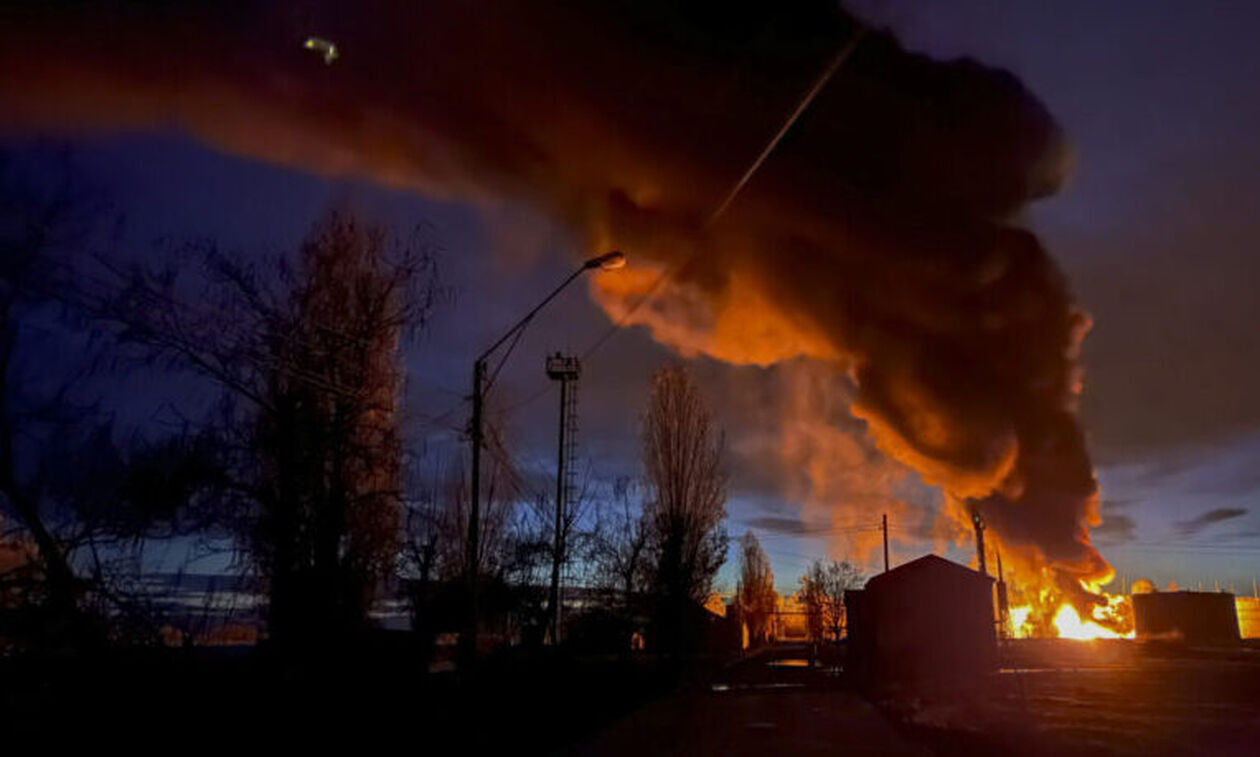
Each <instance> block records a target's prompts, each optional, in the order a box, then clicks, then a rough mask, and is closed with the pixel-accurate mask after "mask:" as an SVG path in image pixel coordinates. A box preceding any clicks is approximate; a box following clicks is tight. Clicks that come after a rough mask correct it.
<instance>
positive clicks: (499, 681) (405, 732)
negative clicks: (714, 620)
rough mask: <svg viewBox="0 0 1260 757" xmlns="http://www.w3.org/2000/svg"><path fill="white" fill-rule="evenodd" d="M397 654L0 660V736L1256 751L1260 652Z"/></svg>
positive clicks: (607, 750) (483, 747) (729, 748)
mask: <svg viewBox="0 0 1260 757" xmlns="http://www.w3.org/2000/svg"><path fill="white" fill-rule="evenodd" d="M400 638H401V637H400ZM404 641H405V640H404ZM408 649H409V647H407V646H406V644H405V643H403V644H401V645H394V644H392V643H391V644H390V645H385V646H381V647H379V648H374V649H372V650H370V653H368V652H360V653H357V654H354V655H350V654H348V653H343V654H342V655H341V656H340V657H337V658H334V657H332V656H330V655H328V654H318V655H314V656H308V657H302V658H292V659H290V658H280V657H277V656H275V655H269V654H267V653H266V650H254V649H249V648H239V649H236V650H214V649H204V650H202V649H192V650H180V649H176V650H169V649H168V650H163V649H138V650H113V651H109V652H107V653H103V654H100V655H97V656H86V657H85V656H76V657H68V656H56V657H44V658H34V657H17V658H9V659H7V660H6V659H0V680H3V681H4V682H5V685H4V686H3V687H0V728H3V730H4V731H5V733H6V734H10V735H22V734H25V735H28V736H46V735H48V734H59V735H68V736H70V737H73V736H74V735H75V734H79V735H80V736H81V737H83V738H88V739H92V740H96V739H97V738H99V734H101V733H106V732H109V733H114V732H119V733H130V734H132V735H137V734H144V735H145V737H146V738H147V739H149V740H150V742H152V743H155V744H158V743H168V741H169V739H172V738H178V739H183V738H185V737H186V736H187V734H190V733H200V734H203V735H204V736H205V738H207V739H210V742H209V743H215V740H216V739H221V740H222V741H223V742H224V743H225V744H232V743H236V742H238V741H239V739H241V738H242V737H243V736H244V735H245V734H250V736H251V738H253V737H257V738H262V739H266V740H267V741H268V742H280V743H287V744H288V745H289V746H292V747H295V748H296V747H297V745H300V744H312V745H319V744H327V743H343V742H344V741H345V740H346V739H347V738H351V739H354V740H355V743H357V745H358V746H359V747H360V748H361V751H367V750H369V748H372V749H375V746H374V745H380V746H382V747H384V746H386V745H389V744H397V743H399V742H400V740H401V741H402V743H406V744H409V745H412V746H414V747H416V748H417V749H420V750H421V751H423V752H424V753H426V754H436V755H442V754H464V753H476V754H499V753H505V752H509V753H511V754H513V755H532V754H556V753H559V754H567V755H596V754H599V755H605V754H608V755H631V754H633V755H651V756H652V757H660V756H662V755H745V754H748V755H751V754H759V755H760V754H790V755H793V757H798V756H800V755H813V754H895V755H926V754H959V755H962V754H965V755H967V756H968V757H975V756H976V755H986V754H1003V755H1004V754H1020V755H1028V754H1033V755H1058V754H1070V755H1072V757H1085V756H1086V755H1112V754H1114V755H1151V754H1155V755H1165V754H1211V755H1231V754H1239V755H1242V754H1247V755H1250V754H1256V753H1257V748H1256V746H1255V745H1257V744H1260V647H1249V646H1242V647H1238V648H1235V649H1232V650H1221V649H1187V648H1184V647H1181V648H1179V647H1172V646H1164V645H1158V644H1143V643H1135V642H1131V641H1109V642H1104V641H1098V642H1073V641H1047V642H1037V641H1020V642H1013V643H1010V644H1007V645H1005V646H1004V647H1003V649H1002V668H1001V670H1000V671H999V672H995V673H994V674H993V675H991V676H990V677H989V678H988V679H987V681H986V682H985V683H984V684H983V685H982V686H981V687H980V688H977V689H975V690H972V691H970V692H958V691H952V692H948V693H945V694H938V695H936V696H930V697H929V696H923V695H911V694H908V693H906V692H904V691H903V692H897V693H895V694H892V693H888V692H885V693H884V694H882V695H867V694H863V693H860V692H858V691H856V690H854V688H853V687H852V686H851V684H850V683H849V682H847V681H846V680H845V677H844V674H843V661H842V659H841V658H840V655H839V653H838V652H829V653H827V654H825V655H824V657H825V658H826V661H825V662H820V663H819V664H814V665H811V664H809V661H808V657H809V655H808V650H807V648H806V647H804V646H799V645H798V646H790V645H784V646H774V647H770V648H768V649H764V650H761V651H759V652H757V653H755V654H752V655H748V656H745V657H744V658H743V659H740V660H737V661H734V662H728V663H725V664H723V663H719V662H717V661H708V662H707V663H706V664H701V665H698V666H692V667H689V668H686V669H685V670H682V671H680V670H678V669H673V670H672V672H667V670H668V668H669V666H661V665H659V664H657V663H659V662H660V661H654V660H653V659H652V658H651V657H646V656H643V655H629V654H625V655H617V656H611V657H603V658H597V657H576V656H571V655H564V654H559V655H557V654H555V653H554V652H551V651H550V650H541V651H538V650H536V651H534V652H528V653H527V652H525V651H524V650H513V651H510V652H504V653H500V654H497V655H495V656H491V657H488V658H487V659H486V660H484V661H483V664H482V668H481V670H480V671H479V672H478V673H477V675H476V676H472V677H467V678H463V679H461V678H460V677H459V676H458V675H449V674H446V675H430V676H425V675H423V674H422V673H421V672H420V671H422V670H423V665H421V664H420V663H419V662H418V661H417V660H416V659H412V658H410V657H409V654H410V653H409V652H408ZM67 725H72V726H73V727H72V728H67V727H66V726H67ZM210 725H213V727H212V728H210V730H206V729H207V728H208V727H210ZM198 738H201V737H198ZM297 751H301V750H297Z"/></svg>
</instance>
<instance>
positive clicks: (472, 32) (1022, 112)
mask: <svg viewBox="0 0 1260 757" xmlns="http://www.w3.org/2000/svg"><path fill="white" fill-rule="evenodd" d="M23 8H25V9H26V10H23V11H21V12H12V13H10V17H9V18H8V22H7V23H5V24H0V70H4V71H5V72H6V73H5V76H4V77H2V78H0V111H3V112H5V113H7V114H9V115H8V116H7V118H8V119H9V121H10V123H12V124H14V125H16V126H18V127H19V128H24V127H32V126H39V127H46V126H61V127H71V128H81V129H101V128H136V127H143V128H153V127H163V128H176V129H182V130H185V131H187V132H190V133H192V134H194V135H196V136H198V137H199V138H201V139H204V140H206V141H208V142H210V143H212V144H214V145H217V146H219V147H220V148H222V149H226V150H231V151H236V152H240V153H243V154H247V155H251V156H254V157H258V158H262V159H267V160H272V161H277V162H282V163H287V164H291V165H297V166H302V167H305V168H307V169H309V170H313V171H318V172H324V173H332V174H358V175H365V176H370V177H372V178H374V179H376V180H379V181H385V182H389V183H393V184H396V185H399V186H408V187H415V188H419V189H421V190H424V191H428V192H434V193H441V194H444V195H448V196H460V197H465V198H473V199H476V200H479V201H484V202H498V201H501V200H502V199H504V198H507V199H515V200H525V201H527V202H531V203H534V204H536V205H537V206H539V207H541V208H542V209H544V210H545V211H547V212H549V213H551V214H553V215H554V216H556V217H558V218H560V219H562V220H564V221H566V222H568V223H570V224H572V225H573V227H574V228H575V229H578V230H579V231H581V232H583V233H585V234H586V235H587V236H588V238H589V240H590V241H591V243H592V244H603V243H608V244H617V245H619V246H624V247H625V248H627V250H628V251H629V252H630V253H631V254H632V256H633V258H634V259H635V260H640V261H643V260H646V261H648V262H651V261H655V262H656V263H657V264H659V265H661V266H664V265H668V264H670V263H673V262H679V261H683V260H690V261H691V262H690V263H689V264H688V265H686V266H685V267H684V268H683V269H682V270H681V272H680V273H679V275H678V277H677V278H676V279H675V280H672V281H671V282H670V284H669V285H668V286H667V287H666V288H665V290H664V293H663V296H662V297H661V298H659V299H657V300H654V301H653V302H652V304H651V305H650V306H649V307H646V308H644V309H643V310H642V311H641V312H640V313H638V314H637V315H636V317H635V318H634V319H633V321H632V322H636V323H643V324H646V325H647V326H648V327H649V328H651V329H652V331H653V333H654V335H655V336H656V338H658V339H659V340H660V341H662V342H665V343H667V344H669V345H671V346H672V347H674V348H675V349H677V350H679V351H680V352H683V353H684V354H695V353H707V354H709V355H712V356H714V357H717V358H719V359H723V360H727V361H729V362H740V363H754V364H760V365H767V364H771V363H775V362H779V361H782V360H785V359H787V358H792V357H797V356H804V357H806V358H811V359H813V360H815V361H819V362H822V363H824V364H826V365H827V366H829V368H830V370H832V371H834V372H836V373H837V374H839V373H845V374H847V375H848V377H849V378H850V380H851V381H852V383H853V385H854V386H855V387H856V388H855V394H854V396H853V398H852V411H853V412H854V413H855V414H856V415H857V416H858V417H860V418H862V419H864V420H865V421H866V422H867V424H868V427H869V431H870V433H871V434H872V435H873V437H874V438H875V440H876V441H877V442H878V444H879V447H880V449H881V450H883V451H884V452H885V453H887V454H889V455H891V456H893V457H895V458H896V459H897V460H899V461H901V462H902V463H904V464H907V465H910V466H911V467H913V468H914V469H916V470H917V471H918V472H919V474H920V475H921V476H922V477H923V478H924V479H925V480H927V481H928V482H930V483H933V484H938V485H940V486H942V487H943V488H944V489H945V490H946V491H948V492H950V493H951V494H952V497H951V502H952V505H951V508H952V509H951V514H952V515H953V516H954V517H955V518H956V519H957V521H958V522H960V523H961V522H965V520H966V509H967V507H968V502H972V503H978V504H979V506H980V507H981V509H982V511H983V513H984V515H985V517H986V519H987V520H988V521H989V523H990V527H991V528H992V529H993V531H994V533H995V534H996V535H998V537H999V538H1000V541H1001V542H1002V543H1003V545H1004V547H1005V548H1008V549H1015V550H1023V552H1024V553H1025V554H1026V556H1027V561H1026V563H1027V564H1028V565H1029V566H1031V567H1032V568H1033V569H1036V570H1041V569H1048V570H1051V571H1052V572H1053V573H1054V576H1055V580H1056V581H1057V582H1059V583H1060V584H1061V586H1062V588H1063V590H1064V591H1065V592H1069V593H1073V592H1076V593H1079V592H1078V589H1079V584H1078V583H1077V581H1078V579H1081V578H1085V579H1098V578H1100V577H1103V576H1104V575H1106V574H1108V573H1109V568H1108V566H1107V565H1106V563H1105V561H1103V559H1102V558H1101V557H1100V556H1099V555H1098V554H1097V552H1095V551H1094V550H1093V548H1092V547H1090V546H1089V544H1088V533H1087V525H1088V524H1089V523H1091V522H1093V521H1094V520H1095V519H1096V516H1097V486H1096V483H1095V481H1094V477H1093V472H1092V467H1091V464H1090V460H1089V457H1088V455H1087V454H1086V451H1085V447H1084V442H1083V436H1082V433H1081V430H1080V428H1079V426H1078V424H1077V421H1076V416H1075V401H1076V393H1077V391H1078V389H1079V376H1078V371H1077V363H1076V353H1077V348H1078V344H1079V341H1080V339H1081V337H1082V336H1083V334H1084V331H1085V329H1086V328H1087V325H1088V324H1087V319H1086V318H1085V317H1084V316H1083V315H1082V314H1080V313H1079V312H1078V311H1077V310H1076V308H1075V307H1074V306H1073V303H1072V299H1071V297H1070V295H1069V293H1068V290H1067V286H1066V283H1065V282H1064V280H1063V277H1062V276H1061V275H1060V273H1059V270H1058V268H1057V267H1056V266H1055V264H1054V263H1053V261H1051V260H1050V258H1049V257H1048V256H1047V254H1046V252H1045V250H1044V249H1043V248H1042V246H1041V244H1040V243H1039V241H1038V240H1037V239H1036V237H1034V236H1033V235H1032V234H1030V233H1028V232H1027V231H1025V230H1022V229H1021V228H1018V227H1017V226H1016V225H1014V221H1013V219H1015V218H1016V216H1017V214H1018V213H1019V211H1020V209H1021V208H1023V207H1024V206H1025V204H1026V203H1028V202H1029V201H1031V200H1034V199H1036V198H1038V197H1041V196H1044V195H1046V194H1049V193H1051V192H1053V191H1055V190H1056V189H1057V188H1058V186H1059V184H1060V182H1061V181H1062V178H1063V173H1064V171H1065V166H1066V165H1067V159H1066V158H1067V153H1068V151H1067V149H1066V147H1065V143H1064V140H1063V138H1062V136H1061V134H1060V132H1059V129H1058V127H1057V125H1056V124H1055V122H1054V120H1053V119H1052V118H1051V117H1050V115H1049V114H1048V113H1047V112H1046V110H1045V108H1044V107H1043V106H1042V105H1041V104H1040V103H1039V102H1038V101H1037V100H1036V98H1034V97H1033V96H1032V95H1031V94H1030V93H1029V92H1027V91H1026V90H1025V89H1024V87H1023V86H1022V85H1021V84H1020V82H1019V81H1017V80H1016V79H1015V78H1014V77H1013V76H1011V75H1010V74H1007V73H1005V72H1002V71H997V70H994V69H991V68H987V67H985V66H983V65H980V64H978V63H976V62H974V61H969V60H958V61H951V62H938V61H933V60H929V59H927V58H925V57H922V56H918V55H912V54H909V53H907V52H906V51H904V50H903V49H902V48H901V47H900V46H899V44H898V43H897V42H896V40H894V39H893V38H892V37H891V36H889V35H887V34H884V33H878V32H875V33H871V34H869V35H868V36H867V37H866V38H865V39H864V40H863V41H862V43H861V45H860V46H859V47H858V48H857V50H856V52H855V53H854V54H853V56H852V57H851V59H850V60H849V61H848V63H847V64H846V66H845V67H844V68H843V69H842V70H841V71H840V73H839V74H838V75H837V76H836V77H835V79H834V80H833V81H832V82H831V83H830V84H829V86H828V87H827V88H826V90H825V91H824V92H823V94H822V95H821V96H820V97H819V98H818V100H817V101H816V102H815V104H814V105H813V107H811V109H810V110H809V111H808V112H807V113H806V114H805V116H804V118H803V119H802V120H801V121H800V122H799V123H798V124H797V126H796V128H794V129H793V130H792V132H791V133H789V134H788V135H787V138H786V139H785V140H784V143H783V144H782V145H781V147H780V149H779V150H778V151H777V152H776V153H775V155H774V156H773V157H772V158H771V159H770V161H768V162H767V164H766V165H765V167H764V169H763V170H762V171H761V172H760V173H759V174H758V175H757V176H756V177H755V179H754V181H753V182H752V184H751V185H750V186H749V187H748V190H747V191H746V192H745V193H744V194H742V195H741V196H740V198H739V200H738V201H737V202H736V203H735V205H734V206H732V208H731V212H729V213H728V214H726V215H725V216H724V217H723V218H722V219H721V220H720V221H719V222H718V223H716V224H713V225H706V224H705V220H704V219H705V218H706V216H707V215H708V214H709V213H710V212H711V211H712V209H713V208H714V207H715V206H716V205H717V204H718V202H719V201H720V199H721V198H722V196H723V195H724V193H725V192H726V190H727V189H728V188H729V187H730V186H731V184H732V183H733V182H734V181H735V179H736V178H737V177H738V176H739V175H740V173H741V172H742V171H743V170H744V168H745V167H746V166H747V164H748V162H749V161H750V160H751V158H752V157H753V156H754V155H756V154H757V152H758V151H759V150H760V149H761V148H762V146H763V145H764V144H765V143H766V141H767V139H768V138H769V136H770V135H771V134H773V133H774V132H775V131H776V130H777V128H778V127H779V125H780V123H781V122H782V119H783V118H784V116H785V115H786V114H787V113H789V112H790V111H791V110H792V109H793V107H794V106H795V104H796V102H797V101H798V100H799V98H800V96H801V94H802V93H803V92H804V91H805V90H806V89H807V88H808V86H809V85H810V83H811V82H812V81H813V80H814V78H815V77H816V76H817V75H818V72H819V71H820V70H821V69H822V68H823V66H824V65H825V64H826V62H827V61H828V60H830V59H831V57H832V56H833V55H834V54H835V52H836V51H837V50H838V49H839V48H840V47H841V46H842V45H843V44H844V43H845V41H846V40H848V39H849V38H850V35H852V34H853V33H854V31H855V28H856V25H855V22H854V20H853V19H852V18H851V17H850V16H848V15H847V14H845V13H844V12H843V11H842V10H839V9H838V8H837V7H836V5H835V4H834V3H833V2H829V1H827V2H823V1H821V0H820V1H818V2H802V3H748V4H743V3H716V2H702V3H675V2H666V1H665V0H660V1H654V0H636V1H632V0H615V1H613V2H605V3H582V4H574V3H560V2H524V1H523V0H520V1H513V0H493V1H490V2H478V3H463V2H454V1H450V2H434V3H414V2H403V1H402V0H399V1H398V2H384V1H379V0H378V1H375V2H361V3H324V4H310V5H308V4H264V5H261V6H260V5H256V4H252V3H251V4H242V3H210V2H205V3H167V4H161V5H154V4H147V3H146V4H140V3H73V4H54V5H49V4H31V5H29V6H23ZM310 34H316V35H319V36H321V37H325V38H328V39H331V40H333V41H334V42H336V43H337V45H338V47H339V49H340V50H341V53H342V55H341V58H340V59H339V60H337V61H336V62H335V63H333V64H332V65H325V63H324V62H323V60H322V59H321V58H319V57H318V56H315V55H313V54H311V53H310V51H307V50H303V49H302V47H301V42H302V40H303V39H304V38H305V37H306V36H307V35H310ZM614 278H615V277H608V278H607V279H601V281H607V282H609V283H607V284H605V285H604V286H607V287H612V289H605V290H599V291H596V292H595V294H596V296H597V298H598V299H599V301H600V302H601V304H603V305H604V307H605V308H607V309H608V310H609V312H610V313H611V314H617V313H619V312H622V310H623V309H624V307H625V304H626V302H628V301H632V300H633V299H634V298H635V296H637V295H638V294H640V293H642V291H644V290H646V289H647V287H648V282H649V281H650V280H651V278H652V277H651V276H643V275H639V276H636V275H627V276H625V277H620V278H619V279H618V280H619V281H621V282H623V283H613V282H614Z"/></svg>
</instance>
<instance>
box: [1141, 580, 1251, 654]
mask: <svg viewBox="0 0 1260 757" xmlns="http://www.w3.org/2000/svg"><path fill="white" fill-rule="evenodd" d="M1133 622H1134V626H1135V628H1136V631H1137V637H1138V638H1139V639H1156V640H1164V641H1182V642H1186V643H1188V644H1237V643H1238V642H1239V634H1238V611H1237V609H1236V607H1235V604H1234V595H1233V594H1227V593H1224V592H1207V591H1156V592H1151V593H1149V594H1134V595H1133Z"/></svg>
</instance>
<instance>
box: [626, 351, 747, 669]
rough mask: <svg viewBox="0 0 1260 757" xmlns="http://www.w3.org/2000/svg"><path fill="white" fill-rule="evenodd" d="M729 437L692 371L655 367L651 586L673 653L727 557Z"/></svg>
mask: <svg viewBox="0 0 1260 757" xmlns="http://www.w3.org/2000/svg"><path fill="white" fill-rule="evenodd" d="M724 450H725V441H724V438H723V434H722V433H721V431H719V430H718V429H717V428H716V426H715V425H714V423H713V418H712V416H711V414H710V412H709V409H708V407H707V406H706V405H705V402H704V399H703V398H702V397H701V396H700V391H699V389H698V388H697V387H696V385H695V382H694V381H693V380H692V378H691V376H690V374H689V373H688V372H687V370H686V369H685V368H684V367H683V366H681V365H679V364H677V363H669V364H666V365H665V366H664V367H663V368H661V369H660V370H658V371H657V372H656V375H655V376H654V377H653V379H652V392H651V397H650V399H649V402H648V409H647V412H646V414H645V415H644V419H643V461H644V469H645V473H646V483H647V500H646V505H645V508H644V517H645V522H646V525H647V528H648V531H647V533H648V545H649V549H648V552H649V554H650V556H651V559H650V566H651V567H650V571H649V575H650V589H651V592H652V596H653V599H654V601H655V604H656V625H657V633H658V634H660V635H661V637H662V638H661V642H662V643H663V644H664V645H665V646H666V647H668V648H671V649H672V650H673V651H682V650H684V649H685V648H686V646H687V645H688V644H690V643H691V642H692V641H694V638H693V637H694V633H695V632H696V631H697V630H698V629H696V628H694V627H693V624H692V623H691V622H690V620H689V619H690V618H696V617H700V614H699V612H698V608H699V607H700V606H701V605H703V603H704V601H705V600H706V599H707V598H708V595H709V591H710V588H711V587H712V584H713V576H714V575H715V574H716V573H717V570H718V568H720V567H721V566H722V563H723V561H724V560H725V559H726V546H727V535H726V530H725V529H724V528H723V526H722V520H723V518H725V516H726V510H725V504H726V491H727V489H726V485H727V473H726V470H725V467H724Z"/></svg>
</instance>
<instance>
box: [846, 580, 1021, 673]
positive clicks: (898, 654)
mask: <svg viewBox="0 0 1260 757" xmlns="http://www.w3.org/2000/svg"><path fill="white" fill-rule="evenodd" d="M845 612H846V613H847V615H848V634H849V635H848V638H849V643H848V656H847V661H846V663H845V669H846V670H847V671H848V672H849V673H850V675H852V676H853V677H854V679H855V680H856V682H857V683H858V684H859V685H862V686H864V687H867V688H870V687H876V686H883V685H909V686H915V685H931V686H939V685H945V686H950V685H956V684H960V683H968V682H973V681H976V680H978V679H980V678H983V677H984V676H985V675H986V674H988V673H991V672H992V671H993V670H994V669H995V668H996V667H997V637H996V633H995V628H994V614H993V613H994V610H993V579H992V578H990V577H989V576H987V575H985V574H983V573H979V572H977V571H974V570H971V569H970V568H967V567H965V566H962V565H959V564H957V563H954V562H950V561H949V560H946V559H944V558H941V557H937V556H936V555H927V556H925V557H920V558H919V559H917V560H914V561H912V562H909V563H906V564H904V565H901V566H898V567H896V568H893V569H892V570H889V571H887V572H885V573H881V574H879V575H877V576H875V577H874V578H872V579H870V580H869V581H867V582H866V588H865V589H864V590H862V591H848V592H845Z"/></svg>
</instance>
